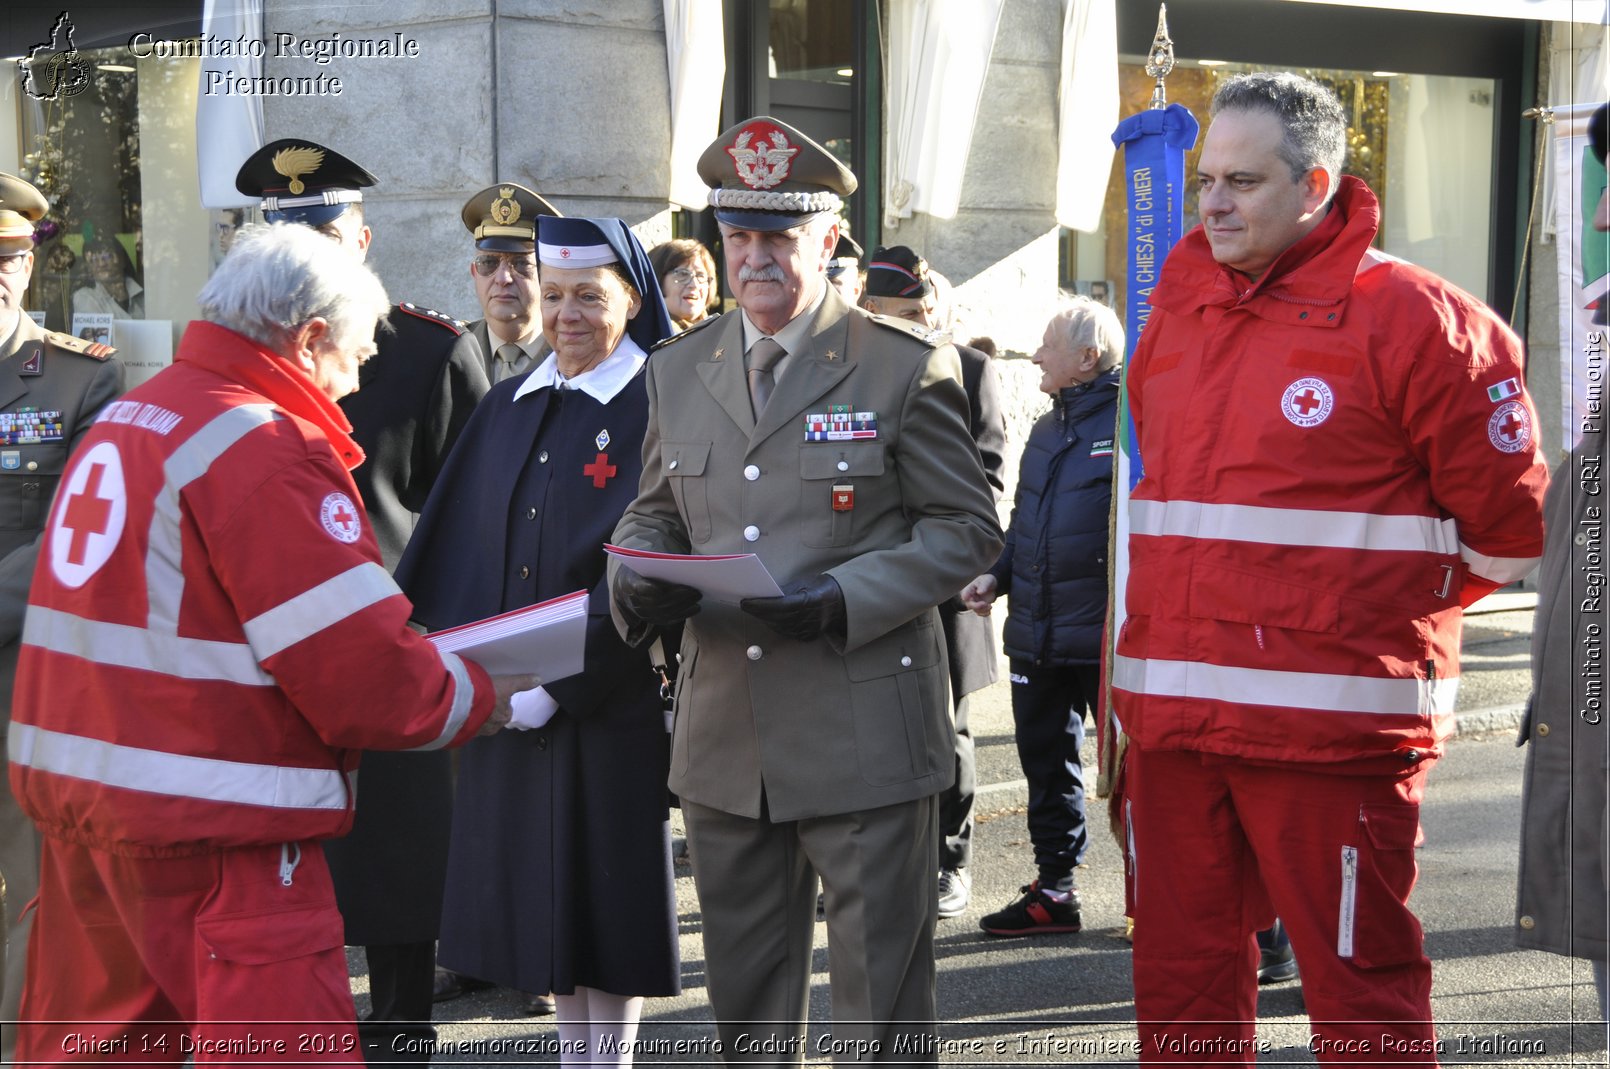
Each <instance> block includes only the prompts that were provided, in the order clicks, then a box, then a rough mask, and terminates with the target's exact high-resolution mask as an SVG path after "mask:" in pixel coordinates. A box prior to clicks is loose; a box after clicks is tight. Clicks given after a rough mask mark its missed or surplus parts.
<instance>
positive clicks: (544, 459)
mask: <svg viewBox="0 0 1610 1069" xmlns="http://www.w3.org/2000/svg"><path fill="white" fill-rule="evenodd" d="M537 460H538V461H540V462H541V463H543V464H546V463H548V451H547V450H546V449H544V450H543V451H542V452H540V453H538V454H537Z"/></svg>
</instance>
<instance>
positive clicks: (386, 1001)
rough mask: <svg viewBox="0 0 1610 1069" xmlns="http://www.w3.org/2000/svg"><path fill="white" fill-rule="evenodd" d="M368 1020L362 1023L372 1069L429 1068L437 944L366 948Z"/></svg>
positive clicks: (366, 1055)
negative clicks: (385, 1068)
mask: <svg viewBox="0 0 1610 1069" xmlns="http://www.w3.org/2000/svg"><path fill="white" fill-rule="evenodd" d="M363 953H364V958H365V959H366V960H367V961H368V963H369V1004H370V1009H369V1013H368V1015H367V1016H365V1017H364V1019H363V1020H361V1021H359V1022H358V1040H359V1042H361V1043H362V1044H363V1057H364V1060H365V1061H366V1062H368V1063H369V1064H371V1065H380V1064H388V1063H389V1064H392V1065H425V1064H427V1063H429V1061H430V1052H431V1049H432V1048H433V1047H434V1046H435V1043H436V1028H435V1026H433V1025H432V1024H431V1023H430V1017H431V995H432V992H433V989H434V987H435V980H436V941H435V940H434V939H429V940H426V941H425V942H423V943H399V944H396V945H392V946H366V947H364V948H363Z"/></svg>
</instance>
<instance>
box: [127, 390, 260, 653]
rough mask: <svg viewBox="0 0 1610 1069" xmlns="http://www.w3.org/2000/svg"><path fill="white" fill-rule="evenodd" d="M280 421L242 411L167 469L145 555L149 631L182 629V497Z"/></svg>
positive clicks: (252, 409) (196, 439) (202, 433)
mask: <svg viewBox="0 0 1610 1069" xmlns="http://www.w3.org/2000/svg"><path fill="white" fill-rule="evenodd" d="M279 418H280V416H279V412H278V410H277V409H275V408H274V406H273V405H268V404H261V405H238V406H236V407H235V408H231V409H230V410H229V411H227V412H225V413H223V414H222V415H220V416H217V417H215V418H214V419H213V420H212V422H210V423H208V424H207V425H206V426H204V427H202V428H201V429H200V430H199V431H197V432H196V433H195V434H192V435H191V436H190V437H189V438H187V439H186V440H185V441H184V443H183V444H182V445H180V446H179V447H178V448H177V449H175V450H174V451H173V455H172V456H170V457H168V459H167V460H166V461H165V462H164V463H163V465H162V476H163V485H162V489H161V490H160V491H158V493H157V496H156V500H155V501H154V502H153V503H152V510H151V530H150V533H149V535H148V537H147V539H146V549H145V589H146V598H147V599H148V611H147V619H148V626H150V627H152V628H154V629H156V630H160V631H167V632H168V633H169V634H173V633H175V632H177V631H178V627H179V605H180V602H181V601H182V599H183V598H184V565H183V561H182V557H183V553H182V552H181V550H180V545H181V541H180V535H179V494H180V492H181V491H182V490H183V489H184V488H185V487H186V486H188V485H190V484H191V483H192V482H194V481H195V480H197V479H199V478H201V477H202V476H203V475H205V474H207V469H208V468H210V467H212V464H213V461H215V460H217V459H218V458H219V457H221V456H223V454H224V452H225V451H226V450H228V449H229V447H230V446H232V445H234V444H235V443H236V442H238V441H240V440H241V439H242V438H244V437H246V435H248V434H250V433H251V432H252V431H254V430H256V429H257V428H258V427H261V426H263V425H264V424H266V423H272V422H274V420H276V419H279Z"/></svg>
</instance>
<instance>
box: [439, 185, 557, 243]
mask: <svg viewBox="0 0 1610 1069" xmlns="http://www.w3.org/2000/svg"><path fill="white" fill-rule="evenodd" d="M564 214H565V213H564V212H562V211H560V210H559V209H558V208H555V207H554V206H553V205H552V204H549V203H548V202H547V201H546V200H544V199H543V198H542V196H541V195H540V194H537V193H533V192H532V191H531V190H529V189H527V188H526V187H525V186H522V185H520V184H518V183H516V182H499V183H498V184H497V185H493V186H487V187H486V188H485V189H483V190H481V191H480V192H479V193H477V194H475V195H474V196H473V197H471V198H470V199H469V200H467V201H465V202H464V210H463V211H462V212H460V213H459V215H460V217H461V218H462V219H463V220H464V228H465V229H466V230H468V231H469V232H470V233H471V234H474V235H475V247H476V248H477V249H481V250H483V251H485V252H531V251H532V249H533V247H534V246H535V243H536V240H537V216H539V215H552V216H562V215H564Z"/></svg>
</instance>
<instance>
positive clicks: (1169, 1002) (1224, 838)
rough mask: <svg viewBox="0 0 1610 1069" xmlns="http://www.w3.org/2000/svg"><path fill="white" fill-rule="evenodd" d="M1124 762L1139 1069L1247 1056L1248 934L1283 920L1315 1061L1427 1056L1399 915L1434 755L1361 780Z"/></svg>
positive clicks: (1405, 925) (1425, 1001) (1417, 973)
mask: <svg viewBox="0 0 1610 1069" xmlns="http://www.w3.org/2000/svg"><path fill="white" fill-rule="evenodd" d="M1127 760H1128V768H1127V773H1126V774H1127V775H1128V777H1129V779H1128V793H1127V797H1126V802H1125V805H1126V810H1127V823H1128V833H1129V836H1130V842H1131V855H1130V874H1129V878H1130V881H1131V886H1130V893H1131V897H1132V902H1133V908H1134V910H1135V948H1134V970H1135V1015H1136V1018H1137V1019H1138V1020H1139V1022H1140V1026H1139V1027H1140V1041H1141V1045H1142V1053H1141V1060H1142V1063H1143V1064H1156V1063H1162V1062H1171V1063H1180V1062H1183V1063H1194V1064H1206V1063H1228V1064H1243V1065H1251V1064H1252V1063H1253V1062H1254V1061H1255V1060H1256V1056H1257V1050H1256V1044H1255V1037H1256V1018H1257V1005H1258V981H1257V962H1258V951H1257V944H1256V942H1255V941H1254V938H1253V933H1254V932H1256V931H1258V930H1260V929H1263V928H1267V927H1268V926H1269V925H1270V924H1272V923H1273V922H1274V919H1275V917H1276V916H1279V917H1280V919H1281V920H1283V921H1284V922H1285V925H1286V930H1287V932H1289V933H1290V935H1291V943H1292V948H1293V949H1294V950H1295V951H1296V954H1297V964H1298V966H1299V967H1300V968H1301V969H1302V985H1303V1000H1304V1002H1305V1004H1306V1006H1307V1009H1308V1015H1309V1020H1310V1023H1311V1025H1312V1033H1313V1036H1312V1039H1311V1041H1310V1048H1311V1049H1312V1050H1313V1051H1314V1052H1315V1054H1316V1055H1317V1057H1318V1059H1319V1061H1320V1063H1321V1064H1335V1063H1346V1062H1356V1061H1376V1062H1379V1061H1390V1062H1397V1063H1429V1064H1435V1063H1436V1052H1435V1038H1434V1035H1433V1032H1432V1028H1431V962H1430V960H1429V959H1427V958H1426V956H1425V951H1424V949H1423V947H1422V939H1421V931H1420V922H1419V921H1417V920H1416V919H1415V917H1414V914H1413V913H1412V912H1410V910H1409V907H1408V898H1409V891H1410V890H1411V889H1412V888H1413V887H1414V880H1415V872H1416V870H1415V862H1414V847H1415V845H1416V843H1417V841H1418V834H1419V828H1420V798H1421V794H1422V792H1423V790H1424V788H1425V780H1426V775H1427V773H1428V772H1429V771H1430V769H1429V767H1428V766H1429V765H1430V763H1431V762H1429V761H1423V762H1421V763H1420V764H1419V765H1418V766H1417V767H1416V768H1413V769H1410V770H1406V771H1405V772H1404V773H1402V774H1397V775H1381V774H1376V775H1367V776H1364V775H1334V774H1331V773H1328V772H1324V771H1320V770H1319V767H1320V766H1312V765H1301V764H1291V765H1254V764H1247V763H1242V762H1239V761H1237V760H1235V759H1231V758H1221V757H1215V756H1213V755H1208V754H1200V753H1191V752H1177V751H1162V750H1141V749H1140V748H1139V747H1131V748H1130V750H1129V753H1128V756H1127Z"/></svg>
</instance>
